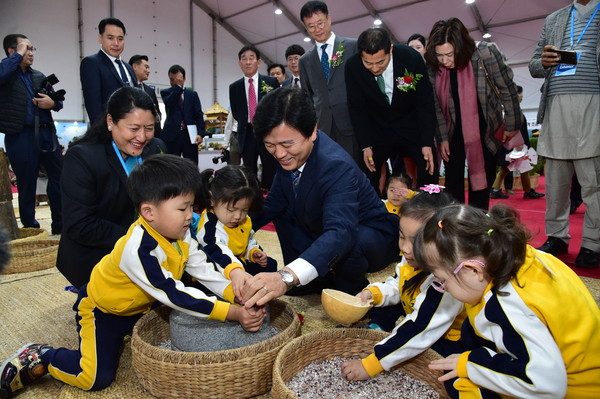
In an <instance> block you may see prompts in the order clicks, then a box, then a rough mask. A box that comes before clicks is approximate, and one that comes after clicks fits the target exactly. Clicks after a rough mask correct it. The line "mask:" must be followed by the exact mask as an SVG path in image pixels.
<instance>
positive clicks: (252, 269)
mask: <svg viewBox="0 0 600 399" xmlns="http://www.w3.org/2000/svg"><path fill="white" fill-rule="evenodd" d="M599 8H600V0H574V2H573V4H572V5H569V6H567V7H565V8H563V9H561V10H558V11H557V12H555V13H553V14H551V15H550V16H548V17H547V19H546V23H545V25H544V30H543V32H542V34H541V39H540V42H539V43H538V47H537V48H536V51H535V54H534V55H533V57H532V59H531V62H530V70H531V73H532V76H534V77H541V78H544V79H545V83H544V86H543V93H542V103H541V104H540V108H539V111H540V115H539V122H540V123H542V134H541V135H540V139H539V144H538V151H539V153H540V155H543V156H544V157H546V162H547V163H546V186H547V193H546V198H547V210H546V230H547V231H546V234H547V236H548V240H547V241H546V242H545V244H544V245H543V246H542V247H541V248H539V249H535V248H533V247H531V246H530V245H529V244H528V239H529V238H530V237H529V234H528V232H527V229H526V227H525V226H523V225H522V224H521V223H520V221H519V215H518V214H517V212H516V211H514V210H512V209H511V208H508V207H506V206H503V205H497V206H494V207H492V208H491V209H489V207H490V196H492V197H494V195H498V193H497V192H495V191H493V190H492V189H493V188H496V189H497V188H499V184H498V182H499V181H502V180H503V174H504V169H500V172H499V174H498V177H497V176H496V171H497V167H498V166H499V165H498V155H497V154H498V153H499V152H501V151H503V150H502V149H503V148H504V149H505V151H504V152H505V153H506V151H508V150H511V149H513V148H518V149H520V148H521V145H523V144H524V143H525V142H527V138H528V135H527V132H526V129H523V127H524V116H523V113H522V112H521V109H520V106H519V102H520V98H519V92H518V88H517V85H516V84H515V83H514V81H513V74H512V71H511V69H510V67H509V66H508V64H507V62H506V60H505V58H504V56H503V54H502V52H501V51H500V49H499V48H498V47H497V46H496V45H494V44H493V43H489V42H479V43H476V42H475V41H474V39H473V38H472V36H471V35H470V34H469V31H468V30H467V28H466V27H465V26H464V24H463V23H462V22H461V21H460V20H459V19H457V18H448V19H443V20H440V21H437V22H436V23H435V24H434V25H433V28H432V30H431V32H430V33H429V36H428V38H427V39H426V38H425V37H424V36H422V35H420V34H415V35H413V36H411V37H410V38H409V39H408V41H407V44H406V45H405V44H400V43H392V41H391V37H390V34H389V33H388V32H387V31H386V30H385V29H382V28H369V29H367V30H365V31H364V32H362V33H361V34H360V35H359V37H358V38H357V39H352V38H346V37H341V36H337V35H335V33H333V32H332V29H331V27H332V19H331V16H330V15H329V10H328V8H327V5H326V4H325V3H324V2H322V1H308V2H307V3H305V4H304V5H303V7H302V9H301V10H300V19H301V21H302V23H303V24H304V26H305V28H306V31H307V32H308V34H309V35H310V37H311V38H312V39H313V40H314V42H315V44H314V46H312V47H311V48H309V49H308V50H307V51H306V52H305V51H304V49H303V48H302V47H301V46H299V45H292V46H290V47H289V48H288V49H287V50H286V52H285V57H286V63H287V66H288V69H289V71H290V72H291V74H292V75H291V76H290V77H289V78H286V75H285V73H286V68H285V66H284V65H283V64H273V65H270V66H269V67H268V73H269V75H270V76H266V75H262V74H260V73H259V72H258V69H259V67H260V65H261V54H260V51H259V50H258V49H257V48H256V47H254V46H251V45H248V46H244V47H242V48H241V49H240V51H239V53H238V61H239V66H240V69H241V72H242V74H243V77H242V78H240V79H239V80H236V81H235V82H233V83H231V85H230V88H229V99H230V106H231V113H230V118H229V120H228V125H227V126H228V128H227V129H228V130H229V132H228V140H230V142H229V143H228V144H229V145H230V148H231V149H232V150H233V149H234V148H235V150H236V151H237V152H238V153H239V157H238V158H239V159H240V160H241V163H243V165H242V166H239V165H236V163H237V162H235V161H232V162H230V165H228V166H226V167H224V168H222V169H219V170H212V169H208V170H204V171H202V173H200V171H199V170H198V156H197V151H198V147H197V145H198V144H200V143H201V142H202V140H203V136H204V135H205V130H204V119H203V116H202V115H203V114H202V106H201V104H200V100H199V96H198V94H197V93H196V92H195V91H193V90H191V89H189V88H186V87H185V69H184V68H183V67H182V66H180V65H173V66H172V67H171V68H170V69H169V72H168V74H169V80H170V83H171V87H170V88H167V89H164V90H162V91H161V92H160V95H161V97H162V100H163V102H164V104H165V108H166V119H165V122H164V125H163V126H162V128H160V126H161V124H162V123H161V121H162V115H161V114H160V112H159V110H158V107H157V105H158V100H157V97H156V94H155V93H154V90H152V89H151V88H149V87H147V86H146V85H145V84H144V83H143V82H144V81H145V80H147V79H148V73H149V65H148V57H147V56H144V55H135V56H133V57H131V59H130V61H129V63H126V62H124V61H123V60H122V59H121V54H122V52H123V49H124V38H125V33H126V30H125V26H124V24H123V23H122V21H120V20H118V19H116V18H106V19H103V20H102V21H101V22H100V24H99V26H98V33H99V35H98V41H99V44H100V46H101V50H100V51H99V52H98V53H97V54H94V55H90V56H88V57H85V58H84V59H83V60H82V62H81V69H80V72H81V83H82V88H83V94H84V101H85V107H86V110H87V113H88V116H89V119H90V122H91V126H90V128H89V129H88V130H87V132H86V133H85V135H84V136H82V137H81V138H80V139H78V140H77V141H75V142H74V143H73V144H72V145H71V146H70V148H69V149H68V150H67V152H66V155H65V156H64V159H63V157H62V154H61V152H60V149H59V148H58V147H57V140H56V131H55V129H54V125H53V123H52V115H51V112H50V110H55V111H58V110H60V108H61V107H62V99H61V98H59V97H57V96H55V93H54V92H53V90H52V88H51V87H47V90H46V91H44V92H41V91H39V90H38V88H39V87H41V86H43V81H44V78H45V76H44V75H43V74H42V73H41V72H39V71H36V70H34V69H32V68H31V65H32V63H33V51H34V50H35V49H34V48H33V45H32V43H31V42H30V41H29V40H28V39H27V38H26V37H25V36H24V35H21V34H12V35H8V36H7V37H6V38H5V39H4V43H3V45H4V50H5V52H6V55H7V58H5V59H4V60H2V63H1V64H0V109H1V110H3V111H5V112H0V131H2V132H4V133H6V150H7V154H8V156H9V159H10V162H11V165H12V167H13V170H14V172H15V174H16V176H17V185H18V187H19V206H20V212H21V222H22V223H23V225H24V226H26V227H37V226H39V223H37V221H36V220H35V184H33V186H32V182H33V183H35V181H36V179H37V173H38V169H39V166H40V165H41V166H43V167H44V169H45V170H46V172H47V174H48V177H49V185H48V195H49V199H50V205H51V211H52V232H53V233H57V234H58V233H62V234H61V238H60V244H59V253H58V259H57V267H58V269H59V270H60V271H61V273H62V274H63V275H64V276H65V277H66V278H67V279H68V280H69V282H70V283H71V284H72V285H73V290H74V291H75V292H77V300H76V302H75V305H74V307H73V309H74V311H75V312H76V317H75V320H76V323H77V331H78V335H79V341H80V342H79V347H78V349H75V350H69V349H66V348H54V347H52V346H50V345H48V344H27V345H25V346H23V347H22V348H20V349H19V350H18V351H17V352H16V353H15V354H14V355H13V356H11V357H10V358H8V359H6V360H5V361H4V362H3V363H2V364H1V366H0V394H1V396H2V398H3V399H4V398H8V397H10V396H11V395H12V394H13V393H14V392H15V391H17V390H19V389H21V388H23V387H24V386H25V385H27V384H29V383H31V382H32V381H33V380H35V379H37V378H39V377H41V376H43V375H45V374H46V373H50V374H51V375H52V376H53V377H54V378H56V379H57V380H60V381H63V382H65V383H67V384H70V385H74V386H77V387H79V388H81V389H84V390H99V389H103V388H105V387H107V386H109V385H110V384H111V383H112V382H113V380H114V377H115V373H116V369H117V367H118V358H119V350H120V347H121V344H122V343H123V339H124V337H125V336H126V335H127V334H129V333H131V331H132V329H133V326H134V324H135V323H136V321H137V320H139V318H140V317H141V316H142V315H143V314H144V313H147V312H148V311H150V310H151V309H152V308H153V307H154V306H155V305H156V304H163V305H167V306H170V307H173V308H176V309H179V310H182V311H184V312H186V313H189V314H191V315H194V316H196V317H203V318H211V319H217V320H221V321H224V320H232V321H237V322H239V323H240V324H241V325H242V327H243V328H244V329H246V330H248V331H256V330H258V329H260V327H261V325H262V323H263V320H264V318H265V313H266V308H265V305H266V304H267V303H268V302H269V301H270V300H272V299H275V298H278V297H280V296H282V295H306V294H310V293H318V292H320V291H321V290H322V289H323V288H334V289H337V290H341V291H344V292H346V293H349V294H352V295H356V296H357V297H358V298H360V299H361V300H362V301H364V302H367V301H373V303H374V305H375V308H374V309H372V310H371V311H370V312H369V314H368V315H367V317H368V318H369V323H368V328H375V329H383V330H387V331H391V335H390V336H389V337H387V338H386V339H384V340H383V341H381V342H379V343H378V344H376V345H375V347H374V349H373V353H372V354H369V355H368V356H367V357H365V358H363V359H360V360H350V361H348V362H346V363H344V364H343V366H342V369H341V370H340V372H341V374H342V375H343V376H344V377H345V378H347V379H348V380H350V381H354V380H366V379H369V378H371V377H374V376H375V375H376V374H378V373H380V372H382V371H384V370H389V369H390V368H392V367H394V366H395V365H397V364H399V363H401V362H403V361H405V360H409V359H411V358H412V357H414V356H416V355H418V354H419V353H421V352H423V351H424V350H426V349H428V348H432V349H433V350H435V351H437V352H438V353H439V354H440V355H441V356H442V357H443V358H442V359H440V360H436V361H433V362H432V363H431V364H430V366H429V367H430V368H432V369H438V370H444V371H445V374H444V375H443V376H442V377H440V380H441V381H444V382H445V386H446V389H447V391H448V393H449V394H450V396H452V397H460V398H468V397H486V398H499V397H505V396H512V397H567V398H593V397H596V396H597V393H598V391H599V390H600V358H599V357H598V356H597V355H596V354H597V353H598V352H599V351H600V332H599V331H600V309H599V308H598V306H597V304H596V303H595V301H594V299H593V298H592V296H591V294H590V293H589V291H588V290H587V288H586V287H585V286H584V285H583V283H582V282H581V280H580V279H579V278H578V277H577V275H576V274H575V273H574V272H573V271H572V270H571V269H570V268H569V267H568V266H567V265H565V264H564V263H563V262H562V261H560V260H559V259H558V258H556V257H555V255H560V254H564V253H566V252H567V249H568V240H569V238H570V237H569V235H568V214H569V209H570V200H569V196H568V195H569V194H568V193H569V192H570V186H571V181H572V178H573V175H574V174H576V175H577V179H578V181H579V183H580V185H581V197H582V201H583V202H584V203H585V205H586V215H585V221H584V229H583V240H582V247H581V249H580V252H579V254H578V256H577V259H576V261H575V265H576V266H578V267H586V268H597V267H599V265H598V261H599V256H600V255H599V253H600V227H599V226H600V222H599V221H598V218H599V217H600V201H599V198H598V196H599V195H600V190H599V189H598V187H599V184H598V176H600V142H598V140H599V139H598V135H597V134H594V132H595V131H597V126H598V124H599V121H598V120H597V119H598V115H599V113H598V107H600V73H599V70H598V60H600V50H598V49H599V48H600V44H599V43H598V34H599V32H600V28H599V23H598V22H599V21H600V14H598V13H597V11H598V9H599ZM565 48H568V49H570V50H574V51H576V53H577V61H576V65H571V64H567V63H566V62H561V59H560V56H559V55H558V54H557V53H556V51H555V50H557V49H565ZM594 126H596V128H594ZM159 136H160V137H159ZM24 153H26V154H28V156H30V157H31V158H24V157H23V154H24ZM259 158H260V164H262V169H261V170H260V173H259V167H258V160H259ZM234 159H235V158H234ZM442 163H443V166H444V171H445V172H444V173H445V187H444V186H439V185H438V183H439V173H440V167H441V165H442ZM465 163H466V164H467V177H468V179H467V180H468V201H469V205H465V204H464V202H465V189H464V176H465ZM389 165H391V168H390V167H389ZM500 166H501V165H500ZM259 175H260V179H259V177H258V176H259ZM495 179H496V183H494V180H495ZM523 182H524V186H525V188H526V191H525V193H524V198H525V199H537V198H541V197H542V196H543V194H541V193H537V192H535V190H533V189H531V187H530V186H526V184H527V183H526V182H527V180H523ZM382 198H386V200H385V201H382ZM32 199H33V201H32ZM269 222H273V224H274V225H275V228H276V231H277V235H278V238H279V242H280V245H281V252H282V255H283V260H284V265H279V267H278V265H277V263H276V262H275V261H274V260H273V259H272V258H270V257H269V256H268V255H267V254H266V253H265V252H264V251H263V250H262V248H261V247H260V245H259V243H258V242H256V239H255V237H254V232H255V231H256V230H258V229H260V228H261V227H263V226H264V225H266V224H267V223H269ZM1 249H2V248H1V246H0V258H2V254H1V252H2V251H1ZM391 264H396V268H395V275H393V276H389V278H388V279H386V281H384V282H382V283H374V284H369V283H368V280H367V278H366V274H367V273H371V272H375V271H379V270H382V269H384V268H386V267H387V266H389V265H391ZM0 266H1V264H0ZM548 292H552V293H553V294H552V295H547V293H548ZM401 316H404V318H403V319H400V317H401ZM400 320H401V321H400Z"/></svg>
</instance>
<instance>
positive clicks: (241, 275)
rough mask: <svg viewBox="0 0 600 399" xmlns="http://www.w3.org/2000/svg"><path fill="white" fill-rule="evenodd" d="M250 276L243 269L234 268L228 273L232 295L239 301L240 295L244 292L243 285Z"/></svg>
mask: <svg viewBox="0 0 600 399" xmlns="http://www.w3.org/2000/svg"><path fill="white" fill-rule="evenodd" d="M251 277H252V275H250V273H248V272H246V271H245V270H244V269H241V268H239V267H238V268H236V269H233V270H232V271H231V272H229V278H231V284H232V286H233V294H234V295H235V296H236V297H237V298H238V299H239V300H240V301H241V300H242V294H243V292H244V285H246V281H248V280H249V279H250V278H251Z"/></svg>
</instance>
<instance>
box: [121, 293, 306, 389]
mask: <svg viewBox="0 0 600 399" xmlns="http://www.w3.org/2000/svg"><path fill="white" fill-rule="evenodd" d="M269 304H270V307H269V308H270V317H271V326H272V327H275V328H277V329H278V330H280V331H281V332H280V333H279V334H277V335H275V336H273V337H271V338H269V339H266V340H264V341H261V342H258V343H256V344H253V345H249V346H245V347H242V348H237V349H229V350H223V351H214V352H180V351H174V350H170V349H165V348H163V347H160V346H159V345H160V344H161V343H162V342H164V341H165V340H167V339H168V338H169V314H170V312H171V309H170V308H168V307H166V306H162V307H160V308H157V309H155V310H153V311H151V312H150V313H148V314H147V315H145V316H143V317H142V318H141V319H140V320H139V321H138V322H137V323H136V325H135V327H134V329H133V333H132V336H131V353H132V362H133V368H134V370H135V371H136V373H137V375H138V377H139V379H140V382H141V384H142V385H143V386H144V387H145V388H146V389H147V390H148V391H149V392H150V393H151V394H152V395H154V396H157V397H159V398H194V397H202V398H225V397H230V398H249V397H253V396H257V395H261V394H264V393H265V392H268V391H269V389H271V376H272V371H273V362H274V361H275V357H276V356H277V353H278V352H279V350H280V349H281V348H282V347H283V346H284V345H285V344H286V343H288V342H289V341H291V340H292V339H293V338H295V337H297V336H298V334H299V333H300V321H299V320H298V316H297V314H296V312H294V310H293V309H292V308H291V306H290V305H288V304H286V303H285V302H283V301H280V300H273V301H271V302H270V303H269Z"/></svg>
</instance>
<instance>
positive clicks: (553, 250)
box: [538, 237, 569, 256]
mask: <svg viewBox="0 0 600 399" xmlns="http://www.w3.org/2000/svg"><path fill="white" fill-rule="evenodd" d="M538 249H539V250H540V251H544V252H546V253H549V254H552V255H555V256H556V255H563V254H566V253H567V252H569V244H567V243H566V242H564V241H563V240H561V239H560V238H557V237H548V239H547V240H546V242H545V243H544V245H542V246H541V247H539V248H538Z"/></svg>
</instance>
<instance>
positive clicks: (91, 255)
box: [56, 139, 166, 288]
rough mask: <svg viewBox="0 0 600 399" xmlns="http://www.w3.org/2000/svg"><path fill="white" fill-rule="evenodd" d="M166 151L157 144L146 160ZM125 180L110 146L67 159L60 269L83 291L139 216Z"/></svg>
mask: <svg viewBox="0 0 600 399" xmlns="http://www.w3.org/2000/svg"><path fill="white" fill-rule="evenodd" d="M162 152H166V146H165V144H164V143H163V142H162V141H160V139H152V140H151V141H150V142H149V143H148V144H147V145H146V147H145V148H144V152H143V154H142V159H143V158H145V157H147V156H150V155H152V154H157V153H162ZM126 180H127V175H126V173H125V170H124V169H123V166H122V165H121V162H120V161H119V158H118V157H117V155H116V153H115V150H114V149H113V146H112V145H111V144H110V143H108V144H77V145H74V146H72V147H71V148H69V150H68V151H67V153H66V155H65V159H64V167H63V173H62V176H61V181H60V185H61V194H62V211H63V231H62V235H61V237H60V243H59V246H58V257H57V260H56V267H57V268H58V270H60V272H61V273H62V274H63V275H64V276H65V277H66V278H67V279H68V280H69V281H70V282H71V284H73V285H74V286H76V287H78V288H79V287H80V286H81V285H83V284H85V283H87V282H88V281H89V279H90V273H91V272H92V268H93V267H94V266H95V265H96V263H98V261H100V259H102V257H103V256H104V255H106V254H108V253H109V252H110V251H111V250H112V249H113V246H114V245H115V243H116V242H117V240H118V239H119V238H121V236H123V235H124V234H125V233H126V232H127V229H128V228H129V225H130V224H131V223H133V222H134V220H135V219H136V217H137V215H136V211H135V210H134V209H133V204H132V202H131V200H130V199H129V196H128V195H127V190H126V188H125V181H126Z"/></svg>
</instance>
